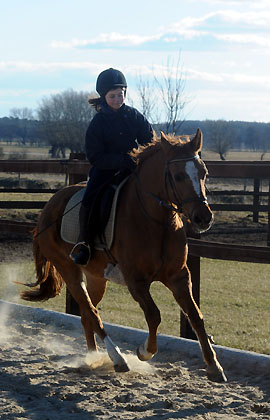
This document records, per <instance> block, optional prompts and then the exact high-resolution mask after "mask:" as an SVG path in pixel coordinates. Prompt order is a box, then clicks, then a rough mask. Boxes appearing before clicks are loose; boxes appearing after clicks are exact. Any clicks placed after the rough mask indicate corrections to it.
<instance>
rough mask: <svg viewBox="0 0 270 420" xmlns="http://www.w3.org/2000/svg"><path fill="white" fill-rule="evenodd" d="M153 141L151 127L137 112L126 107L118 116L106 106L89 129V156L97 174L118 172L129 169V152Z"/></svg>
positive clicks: (117, 113)
mask: <svg viewBox="0 0 270 420" xmlns="http://www.w3.org/2000/svg"><path fill="white" fill-rule="evenodd" d="M152 138H153V131H152V127H151V125H150V124H149V123H148V121H147V120H146V118H144V116H143V115H142V114H141V113H140V112H139V111H137V110H136V109H135V108H132V107H130V106H128V105H125V104H123V105H122V106H121V108H120V109H119V110H118V111H117V112H115V111H113V110H112V109H111V108H110V107H109V106H108V105H107V104H103V105H102V107H101V110H100V111H99V112H98V113H97V114H96V115H95V116H94V118H93V119H92V121H91V122H90V124H89V127H88V129H87V132H86V138H85V149H86V155H87V158H88V160H89V162H90V163H91V164H92V165H93V166H94V167H96V168H97V169H98V170H116V171H117V170H119V169H123V168H124V167H126V163H127V160H128V159H130V158H129V156H128V155H127V153H128V152H130V151H131V150H132V149H133V148H134V147H136V148H137V147H138V144H142V145H143V144H146V143H149V142H150V141H151V140H152Z"/></svg>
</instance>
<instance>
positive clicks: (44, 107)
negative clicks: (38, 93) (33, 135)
mask: <svg viewBox="0 0 270 420" xmlns="http://www.w3.org/2000/svg"><path fill="white" fill-rule="evenodd" d="M93 95H94V94H91V95H89V93H87V92H75V91H74V90H72V89H70V90H66V91H64V92H62V93H58V94H55V95H51V96H50V97H49V98H43V100H42V101H41V104H40V106H39V109H38V116H39V120H40V121H41V122H42V128H43V135H44V137H45V139H46V140H47V141H48V143H49V144H50V145H51V150H50V153H51V155H52V157H60V155H62V157H65V152H66V149H70V151H71V152H82V151H84V139H85V132H86V129H87V126H88V124H89V122H90V120H91V119H92V118H93V115H94V111H93V109H92V108H91V107H90V105H89V104H88V98H89V96H93Z"/></svg>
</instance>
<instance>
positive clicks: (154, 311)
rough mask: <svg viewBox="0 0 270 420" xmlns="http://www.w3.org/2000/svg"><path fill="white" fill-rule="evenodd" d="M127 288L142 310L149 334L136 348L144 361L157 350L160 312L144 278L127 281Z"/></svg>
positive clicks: (139, 356)
mask: <svg viewBox="0 0 270 420" xmlns="http://www.w3.org/2000/svg"><path fill="white" fill-rule="evenodd" d="M128 288H129V291H130V293H131V295H132V297H133V298H134V299H135V300H136V301H137V302H138V303H139V305H140V307H141V308H142V310H143V311H144V315H145V319H146V322H147V324H148V328H149V336H148V338H147V340H146V342H145V343H144V344H142V345H141V346H140V347H139V348H138V349H137V356H138V358H139V359H140V360H144V361H146V360H149V359H151V358H152V357H153V355H154V354H155V353H156V352H157V329H158V326H159V324H160V321H161V318H160V312H159V309H158V308H157V306H156V304H155V302H154V301H153V299H152V296H151V294H150V291H149V288H150V284H149V283H147V282H145V281H144V280H140V281H133V282H130V281H129V284H128Z"/></svg>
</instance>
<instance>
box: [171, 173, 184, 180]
mask: <svg viewBox="0 0 270 420" xmlns="http://www.w3.org/2000/svg"><path fill="white" fill-rule="evenodd" d="M174 179H175V181H177V182H182V181H184V179H185V174H184V173H183V172H178V174H176V175H175V176H174Z"/></svg>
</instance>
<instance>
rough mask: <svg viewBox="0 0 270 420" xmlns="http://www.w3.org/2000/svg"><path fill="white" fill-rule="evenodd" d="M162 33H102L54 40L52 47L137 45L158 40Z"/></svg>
mask: <svg viewBox="0 0 270 420" xmlns="http://www.w3.org/2000/svg"><path fill="white" fill-rule="evenodd" d="M159 37H160V35H152V36H141V35H123V34H120V33H118V32H111V33H107V34H106V33H102V34H100V35H99V36H97V37H96V38H92V39H77V38H74V39H72V40H71V41H70V42H64V41H52V43H51V47H52V48H87V47H88V48H89V47H91V46H95V45H102V44H104V45H106V46H107V48H109V47H110V46H111V45H118V46H123V47H124V46H137V45H141V44H145V43H146V42H149V41H150V42H151V41H155V40H158V39H159Z"/></svg>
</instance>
